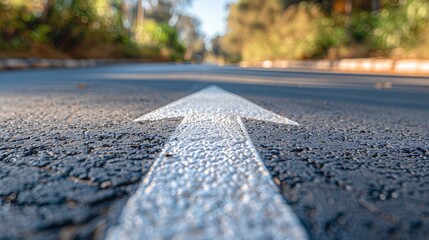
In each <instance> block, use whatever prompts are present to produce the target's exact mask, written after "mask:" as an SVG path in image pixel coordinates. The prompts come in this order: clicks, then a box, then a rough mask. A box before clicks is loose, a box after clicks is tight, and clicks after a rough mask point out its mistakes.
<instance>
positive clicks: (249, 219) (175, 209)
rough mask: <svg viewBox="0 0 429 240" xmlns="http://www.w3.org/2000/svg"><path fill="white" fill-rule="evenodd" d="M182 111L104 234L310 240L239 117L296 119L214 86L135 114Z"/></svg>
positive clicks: (150, 116)
mask: <svg viewBox="0 0 429 240" xmlns="http://www.w3.org/2000/svg"><path fill="white" fill-rule="evenodd" d="M171 117H184V120H183V121H182V123H181V124H180V125H179V126H178V128H177V130H176V132H175V133H174V134H173V136H172V137H171V139H170V140H169V142H168V143H166V146H165V147H164V149H163V151H162V152H161V154H160V156H159V158H158V159H157V160H156V161H155V163H154V164H153V166H152V168H151V170H150V172H149V173H148V175H147V176H146V177H145V179H144V180H143V183H142V184H141V186H140V187H139V189H138V190H137V192H136V193H135V194H134V195H133V196H132V197H131V198H130V199H129V200H128V202H127V204H126V206H125V208H124V210H123V212H122V214H121V217H120V219H119V224H118V225H117V226H114V227H112V228H111V229H110V230H109V231H108V235H107V239H172V238H174V239H308V237H307V234H306V232H305V230H304V228H303V227H302V226H301V224H300V222H299V221H298V219H297V218H296V216H295V215H294V214H293V212H292V210H291V209H290V208H289V206H287V205H286V203H285V201H284V199H283V198H282V196H281V195H280V193H279V191H278V189H277V187H276V186H275V184H274V183H273V181H272V179H271V176H270V174H269V172H268V170H267V169H266V168H265V166H264V164H263V162H262V161H261V159H260V157H259V155H258V153H257V151H256V149H255V147H254V146H253V143H252V141H251V140H250V138H249V136H248V134H247V131H246V129H245V127H244V124H243V123H242V120H241V117H245V118H253V119H258V120H266V121H272V122H277V123H283V124H295V125H296V124H297V123H296V122H294V121H291V120H289V119H287V118H284V117H281V116H279V115H277V114H274V113H272V112H270V111H268V110H266V109H264V108H261V107H259V106H257V105H255V104H253V103H251V102H249V101H247V100H245V99H244V98H241V97H239V96H237V95H234V94H231V93H228V92H226V91H224V90H222V89H220V88H217V87H209V88H206V89H204V90H202V91H200V92H197V93H195V94H192V95H190V96H188V97H185V98H183V99H181V100H179V101H176V102H174V103H171V104H169V105H167V106H165V107H162V108H160V109H158V110H156V111H154V112H151V113H149V114H147V115H145V116H142V117H140V118H139V119H137V120H136V121H146V120H159V119H162V118H171Z"/></svg>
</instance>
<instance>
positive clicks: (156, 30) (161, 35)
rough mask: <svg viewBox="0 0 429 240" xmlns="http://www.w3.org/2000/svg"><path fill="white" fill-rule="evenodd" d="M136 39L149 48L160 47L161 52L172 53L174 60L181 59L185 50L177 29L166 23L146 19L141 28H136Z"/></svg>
mask: <svg viewBox="0 0 429 240" xmlns="http://www.w3.org/2000/svg"><path fill="white" fill-rule="evenodd" d="M136 40H137V43H138V44H140V45H142V46H144V47H146V48H148V49H159V52H160V53H161V54H164V55H170V56H171V58H172V60H173V59H180V58H181V57H180V56H183V54H184V52H185V47H184V46H183V45H182V44H181V43H180V42H179V38H178V33H177V31H176V29H174V28H173V27H171V26H170V25H168V24H166V23H157V22H155V21H153V20H147V21H145V22H144V24H143V25H142V26H141V29H136Z"/></svg>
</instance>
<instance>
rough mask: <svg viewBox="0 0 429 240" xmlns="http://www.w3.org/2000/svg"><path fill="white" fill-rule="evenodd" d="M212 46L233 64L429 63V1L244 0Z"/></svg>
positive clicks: (237, 6)
mask: <svg viewBox="0 0 429 240" xmlns="http://www.w3.org/2000/svg"><path fill="white" fill-rule="evenodd" d="M212 45H213V49H214V51H213V53H214V55H215V57H217V58H218V59H219V58H220V59H223V60H225V61H228V62H238V61H242V60H244V61H263V60H288V59H321V58H329V59H338V58H350V57H387V58H429V1H427V0H373V1H361V0H318V1H288V0H272V1H265V0H239V1H237V2H236V3H234V4H231V6H230V14H229V18H228V32H227V34H226V35H225V36H219V37H217V38H215V39H213V41H212Z"/></svg>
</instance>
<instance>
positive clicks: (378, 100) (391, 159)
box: [0, 64, 429, 240]
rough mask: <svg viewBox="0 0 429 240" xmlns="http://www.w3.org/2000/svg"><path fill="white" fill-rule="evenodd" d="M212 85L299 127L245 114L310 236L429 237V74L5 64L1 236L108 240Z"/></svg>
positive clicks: (1, 76)
mask: <svg viewBox="0 0 429 240" xmlns="http://www.w3.org/2000/svg"><path fill="white" fill-rule="evenodd" d="M211 85H216V86H219V87H221V88H222V89H225V90H227V91H229V92H232V93H235V94H237V95H240V96H241V97H243V98H245V99H247V100H250V101H252V102H254V103H255V104H257V105H259V106H261V107H264V108H266V109H268V110H270V111H273V112H275V113H277V114H279V115H281V116H285V117H288V118H289V119H292V120H294V121H297V122H298V123H299V124H300V125H299V126H292V125H282V124H278V123H271V122H265V121H257V120H250V119H245V120H243V122H244V125H245V127H246V128H247V131H248V133H249V136H250V138H251V140H252V141H253V144H254V146H255V148H256V149H257V151H258V152H259V155H260V156H261V159H262V161H263V162H264V164H265V166H266V167H267V169H268V170H269V172H270V174H271V176H272V179H273V181H274V183H275V184H276V185H277V186H278V188H279V189H280V191H281V193H282V195H283V197H284V199H285V201H286V202H287V203H288V205H289V206H290V207H291V209H292V210H293V212H294V213H295V214H296V216H297V217H298V219H299V221H301V223H302V224H303V226H304V227H305V230H306V231H307V233H308V235H309V236H310V238H311V239H368V240H369V239H427V236H429V120H428V119H429V79H428V78H424V77H401V76H382V75H354V74H336V73H327V72H300V71H278V70H257V69H241V68H237V67H217V66H210V65H175V64H153V65H151V64H146V65H138V64H134V65H111V66H105V67H96V68H85V69H75V70H62V69H55V70H22V71H9V72H0V219H1V224H0V239H17V238H28V239H59V238H60V239H103V238H104V237H105V235H106V232H107V230H108V229H109V228H110V227H112V226H114V225H115V224H117V223H118V219H119V215H120V214H121V211H122V208H123V207H124V205H125V203H126V201H127V199H128V198H129V197H130V196H131V194H133V193H134V192H135V191H136V190H137V188H138V186H139V185H140V181H141V180H142V178H143V177H144V176H145V175H146V174H147V173H148V171H149V169H150V167H151V165H152V163H153V162H154V161H155V159H157V157H158V154H159V153H160V151H161V150H162V148H163V145H164V144H165V143H166V141H167V140H168V138H169V137H170V136H171V135H172V134H173V133H174V130H175V129H176V127H177V126H178V125H179V124H180V121H181V119H180V118H176V119H167V120H161V121H144V122H141V123H137V122H133V120H134V119H136V118H138V117H140V116H141V115H143V114H145V113H148V112H150V111H153V110H155V109H157V108H159V107H162V106H164V105H167V104H168V103H170V102H172V101H175V100H178V99H180V98H182V97H185V96H187V95H189V94H191V93H194V92H196V91H199V90H201V89H203V88H205V87H208V86H211Z"/></svg>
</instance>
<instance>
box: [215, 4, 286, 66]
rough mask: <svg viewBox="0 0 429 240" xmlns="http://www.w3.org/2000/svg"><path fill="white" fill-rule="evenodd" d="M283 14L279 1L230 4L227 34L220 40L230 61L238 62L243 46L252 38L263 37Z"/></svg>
mask: <svg viewBox="0 0 429 240" xmlns="http://www.w3.org/2000/svg"><path fill="white" fill-rule="evenodd" d="M282 12H283V5H282V2H281V1H278V0H272V1H265V0H239V1H238V2H237V3H234V4H231V6H230V13H229V16H228V29H227V34H226V36H225V37H224V39H223V40H222V41H223V43H222V46H223V48H224V51H225V52H228V54H229V56H228V57H229V58H230V60H232V61H239V60H240V55H241V52H242V50H243V46H244V44H245V43H246V41H247V40H248V39H250V38H251V37H252V36H263V35H264V34H266V33H267V32H268V31H269V29H270V28H272V27H273V25H274V24H275V23H276V22H278V21H279V19H280V18H281V15H282Z"/></svg>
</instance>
